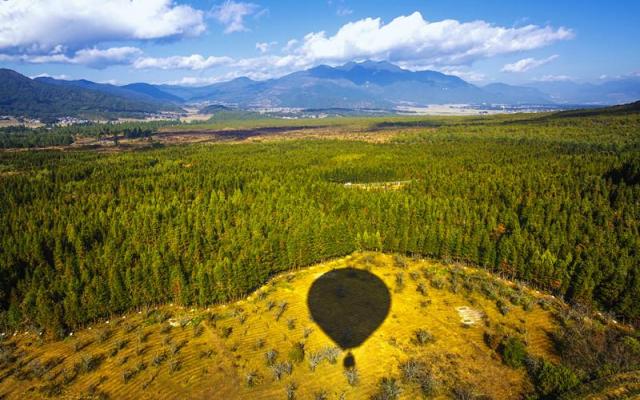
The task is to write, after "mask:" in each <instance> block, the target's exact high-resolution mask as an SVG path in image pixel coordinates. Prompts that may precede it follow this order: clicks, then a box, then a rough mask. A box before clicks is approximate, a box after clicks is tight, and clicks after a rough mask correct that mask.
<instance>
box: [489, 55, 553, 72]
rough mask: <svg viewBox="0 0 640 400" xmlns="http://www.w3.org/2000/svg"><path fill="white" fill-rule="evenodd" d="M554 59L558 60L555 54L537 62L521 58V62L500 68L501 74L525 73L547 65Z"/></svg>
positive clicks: (532, 59) (533, 59)
mask: <svg viewBox="0 0 640 400" xmlns="http://www.w3.org/2000/svg"><path fill="white" fill-rule="evenodd" d="M556 58H558V55H557V54H554V55H552V56H551V57H547V58H544V59H542V60H537V59H535V58H523V59H522V60H519V61H516V62H514V63H513V64H507V65H505V66H504V67H502V72H526V71H529V70H532V69H534V68H538V67H541V66H543V65H545V64H548V63H550V62H551V61H553V60H555V59H556Z"/></svg>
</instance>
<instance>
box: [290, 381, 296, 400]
mask: <svg viewBox="0 0 640 400" xmlns="http://www.w3.org/2000/svg"><path fill="white" fill-rule="evenodd" d="M297 389H298V385H297V384H296V383H295V382H289V384H288V385H287V400H294V399H295V398H296V390H297Z"/></svg>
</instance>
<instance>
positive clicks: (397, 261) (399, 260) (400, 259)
mask: <svg viewBox="0 0 640 400" xmlns="http://www.w3.org/2000/svg"><path fill="white" fill-rule="evenodd" d="M393 265H394V266H395V267H397V268H402V269H404V268H407V259H406V258H404V256H401V255H400V254H394V255H393Z"/></svg>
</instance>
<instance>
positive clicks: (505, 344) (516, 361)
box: [500, 337, 527, 368]
mask: <svg viewBox="0 0 640 400" xmlns="http://www.w3.org/2000/svg"><path fill="white" fill-rule="evenodd" d="M500 355H502V361H504V363H505V364H507V365H508V366H510V367H511V368H520V367H522V366H523V365H524V361H525V358H526V357H527V348H526V347H525V345H524V343H523V342H522V341H521V340H520V339H518V338H516V337H508V338H506V339H504V340H503V341H502V343H501V344H500Z"/></svg>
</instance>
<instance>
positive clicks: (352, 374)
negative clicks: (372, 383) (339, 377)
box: [344, 367, 360, 386]
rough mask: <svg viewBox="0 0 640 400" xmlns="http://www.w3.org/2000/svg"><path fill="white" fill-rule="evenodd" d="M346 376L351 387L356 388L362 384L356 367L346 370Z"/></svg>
mask: <svg viewBox="0 0 640 400" xmlns="http://www.w3.org/2000/svg"><path fill="white" fill-rule="evenodd" d="M344 376H345V377H346V378H347V383H349V385H351V386H356V385H357V384H358V382H360V374H359V373H358V369H357V368H356V367H351V368H347V369H345V370H344Z"/></svg>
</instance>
